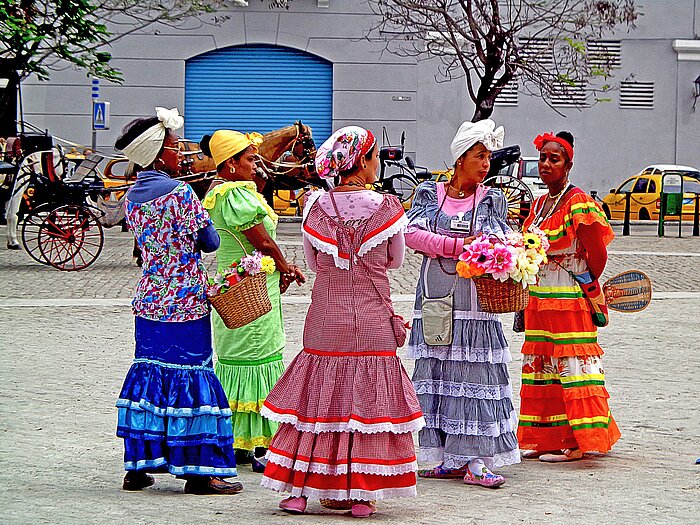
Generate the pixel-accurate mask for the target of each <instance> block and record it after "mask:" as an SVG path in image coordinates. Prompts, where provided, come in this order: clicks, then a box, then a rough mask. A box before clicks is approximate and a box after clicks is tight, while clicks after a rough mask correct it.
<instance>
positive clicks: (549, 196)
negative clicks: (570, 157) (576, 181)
mask: <svg viewBox="0 0 700 525" xmlns="http://www.w3.org/2000/svg"><path fill="white" fill-rule="evenodd" d="M566 182H569V181H566ZM568 189H569V184H567V185H566V186H564V187H563V188H562V190H561V191H560V192H559V193H557V194H556V195H547V198H548V199H552V200H555V199H558V198H559V197H561V195H562V193H564V192H565V191H566V190H568Z"/></svg>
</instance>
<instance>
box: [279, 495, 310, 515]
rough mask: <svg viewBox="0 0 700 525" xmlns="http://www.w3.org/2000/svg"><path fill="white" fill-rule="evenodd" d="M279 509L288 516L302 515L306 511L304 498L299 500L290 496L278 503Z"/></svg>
mask: <svg viewBox="0 0 700 525" xmlns="http://www.w3.org/2000/svg"><path fill="white" fill-rule="evenodd" d="M279 507H280V508H281V509H282V510H283V511H285V512H289V513H290V514H304V512H305V511H306V498H305V497H304V496H302V497H300V498H297V497H295V496H290V497H288V498H287V499H283V500H282V501H280V505H279Z"/></svg>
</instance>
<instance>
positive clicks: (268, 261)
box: [260, 255, 276, 275]
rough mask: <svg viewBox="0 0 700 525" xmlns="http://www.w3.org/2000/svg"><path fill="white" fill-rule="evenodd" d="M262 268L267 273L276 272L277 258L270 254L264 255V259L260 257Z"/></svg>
mask: <svg viewBox="0 0 700 525" xmlns="http://www.w3.org/2000/svg"><path fill="white" fill-rule="evenodd" d="M260 268H261V269H262V271H263V272H265V273H266V274H268V275H270V274H271V273H274V271H275V268H276V267H275V260H274V259H273V258H272V257H270V256H269V255H265V256H263V258H262V259H260Z"/></svg>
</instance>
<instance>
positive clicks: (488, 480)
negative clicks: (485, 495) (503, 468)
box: [464, 467, 506, 489]
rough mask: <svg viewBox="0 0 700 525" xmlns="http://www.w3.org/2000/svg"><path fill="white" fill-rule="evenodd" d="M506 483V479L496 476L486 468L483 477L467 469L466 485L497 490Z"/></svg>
mask: <svg viewBox="0 0 700 525" xmlns="http://www.w3.org/2000/svg"><path fill="white" fill-rule="evenodd" d="M505 482H506V478H504V477H503V476H501V475H500V474H494V473H493V472H491V471H490V470H489V469H488V468H486V467H484V469H483V473H482V475H481V476H477V475H476V474H474V473H472V471H471V470H469V467H467V473H466V474H465V475H464V484H465V485H479V486H481V487H486V488H487V489H495V488H498V487H500V486H501V485H503V484H504V483H505Z"/></svg>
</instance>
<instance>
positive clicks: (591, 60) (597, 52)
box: [586, 40, 622, 69]
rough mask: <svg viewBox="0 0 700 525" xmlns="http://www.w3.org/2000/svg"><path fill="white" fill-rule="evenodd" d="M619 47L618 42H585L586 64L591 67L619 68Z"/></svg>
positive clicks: (620, 45)
mask: <svg viewBox="0 0 700 525" xmlns="http://www.w3.org/2000/svg"><path fill="white" fill-rule="evenodd" d="M621 47H622V44H621V42H620V41H619V40H589V41H588V42H586V51H587V57H588V64H589V65H590V66H591V67H595V66H599V67H609V68H611V69H616V68H619V67H621V64H622V58H621V56H622V55H621Z"/></svg>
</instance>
